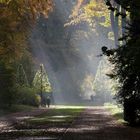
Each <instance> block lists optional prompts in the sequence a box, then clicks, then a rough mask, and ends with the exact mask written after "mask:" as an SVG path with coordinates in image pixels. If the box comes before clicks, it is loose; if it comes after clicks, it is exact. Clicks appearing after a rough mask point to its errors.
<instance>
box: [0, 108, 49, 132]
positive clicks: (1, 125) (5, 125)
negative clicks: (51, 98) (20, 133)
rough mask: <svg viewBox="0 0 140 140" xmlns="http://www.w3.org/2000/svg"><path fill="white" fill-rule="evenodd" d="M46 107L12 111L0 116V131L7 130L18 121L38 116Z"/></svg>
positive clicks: (12, 127)
mask: <svg viewBox="0 0 140 140" xmlns="http://www.w3.org/2000/svg"><path fill="white" fill-rule="evenodd" d="M46 111H47V109H46V108H45V109H44V108H41V109H40V108H38V109H34V110H32V111H30V112H29V111H28V112H26V111H24V112H18V113H12V114H9V115H6V116H3V117H0V133H1V132H4V131H8V130H12V129H14V126H15V124H18V123H19V122H21V121H23V120H25V119H28V118H31V117H35V116H38V115H40V114H42V113H45V112H46Z"/></svg>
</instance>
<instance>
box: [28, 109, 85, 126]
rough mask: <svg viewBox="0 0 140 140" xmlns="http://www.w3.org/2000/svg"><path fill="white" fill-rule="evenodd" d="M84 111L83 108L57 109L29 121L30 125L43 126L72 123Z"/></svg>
mask: <svg viewBox="0 0 140 140" xmlns="http://www.w3.org/2000/svg"><path fill="white" fill-rule="evenodd" d="M82 111H83V108H55V109H50V110H48V111H47V112H46V113H43V114H41V115H39V116H37V117H35V118H31V119H28V120H27V122H26V123H28V125H43V124H47V123H68V122H69V123H70V122H72V120H73V119H74V118H75V117H76V116H77V115H78V114H79V113H80V112H82Z"/></svg>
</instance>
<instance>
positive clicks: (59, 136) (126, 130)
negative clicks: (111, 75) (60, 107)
mask: <svg viewBox="0 0 140 140" xmlns="http://www.w3.org/2000/svg"><path fill="white" fill-rule="evenodd" d="M46 111H47V110H46V109H38V110H34V111H32V112H30V113H29V112H24V113H16V114H13V115H10V116H7V118H3V119H4V120H2V118H0V120H1V123H3V122H6V121H7V120H8V118H10V121H9V120H8V121H7V122H8V123H9V125H6V127H5V126H3V127H1V130H0V132H2V131H5V130H7V128H8V129H9V130H13V128H14V127H13V125H14V124H13V122H14V123H18V121H21V120H22V119H26V118H29V117H32V116H36V115H39V114H42V113H44V112H46ZM13 120H14V121H13ZM12 127H13V128H12ZM4 129H5V130H4ZM34 129H36V130H37V131H38V132H39V133H41V136H38V137H20V138H15V139H13V138H12V139H10V140H51V139H56V140H140V128H132V127H128V126H125V125H123V124H119V123H118V122H117V121H116V120H115V119H114V118H113V117H112V116H111V115H110V113H109V112H108V111H107V110H106V109H105V108H103V107H93V108H86V109H85V111H84V112H82V113H81V114H80V115H79V116H78V117H77V118H76V119H75V120H74V121H73V122H72V123H71V124H63V125H62V124H61V125H60V124H57V123H54V124H49V125H48V124H44V125H42V126H38V127H35V128H32V129H29V128H27V129H26V130H24V131H28V132H29V133H32V131H33V130H34ZM16 131H22V129H21V130H16ZM8 140H9V139H8Z"/></svg>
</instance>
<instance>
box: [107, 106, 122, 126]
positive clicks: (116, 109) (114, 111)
mask: <svg viewBox="0 0 140 140" xmlns="http://www.w3.org/2000/svg"><path fill="white" fill-rule="evenodd" d="M105 108H107V109H108V110H109V111H110V112H111V115H113V116H114V117H115V118H116V119H117V121H118V122H120V123H124V122H125V121H124V120H123V108H122V107H121V106H118V105H115V104H110V103H107V104H105Z"/></svg>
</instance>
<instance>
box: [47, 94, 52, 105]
mask: <svg viewBox="0 0 140 140" xmlns="http://www.w3.org/2000/svg"><path fill="white" fill-rule="evenodd" d="M50 104H51V99H50V97H49V96H48V97H47V106H48V108H49V107H50Z"/></svg>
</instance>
